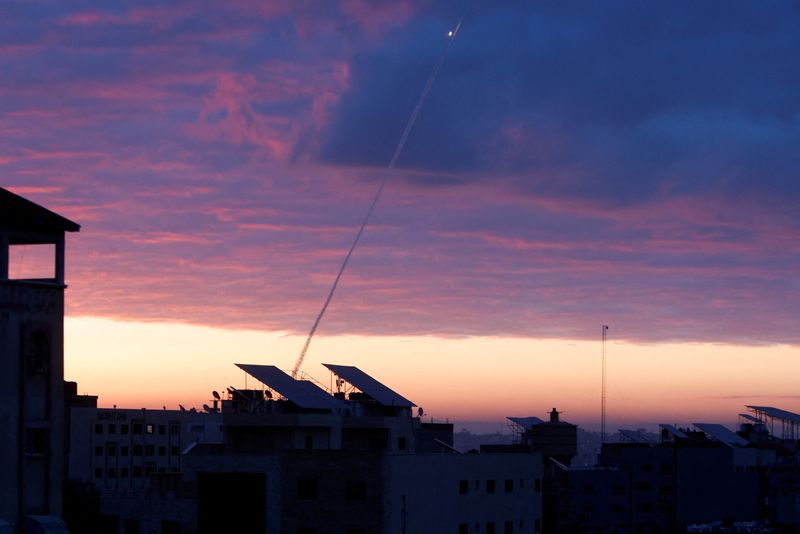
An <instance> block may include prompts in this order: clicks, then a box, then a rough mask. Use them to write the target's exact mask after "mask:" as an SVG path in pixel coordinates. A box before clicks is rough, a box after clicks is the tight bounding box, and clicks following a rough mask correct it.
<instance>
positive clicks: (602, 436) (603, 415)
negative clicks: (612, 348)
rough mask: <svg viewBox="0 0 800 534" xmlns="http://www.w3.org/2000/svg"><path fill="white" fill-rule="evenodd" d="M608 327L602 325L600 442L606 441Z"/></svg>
mask: <svg viewBox="0 0 800 534" xmlns="http://www.w3.org/2000/svg"><path fill="white" fill-rule="evenodd" d="M607 338H608V325H603V386H602V393H601V400H600V442H601V443H605V441H606V339H607Z"/></svg>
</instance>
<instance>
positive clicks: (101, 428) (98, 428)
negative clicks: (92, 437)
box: [94, 423, 103, 434]
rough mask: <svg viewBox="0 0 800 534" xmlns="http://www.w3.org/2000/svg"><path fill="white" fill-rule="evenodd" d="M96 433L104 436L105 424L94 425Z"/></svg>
mask: <svg viewBox="0 0 800 534" xmlns="http://www.w3.org/2000/svg"><path fill="white" fill-rule="evenodd" d="M94 433H95V434H102V433H103V423H97V424H95V425H94Z"/></svg>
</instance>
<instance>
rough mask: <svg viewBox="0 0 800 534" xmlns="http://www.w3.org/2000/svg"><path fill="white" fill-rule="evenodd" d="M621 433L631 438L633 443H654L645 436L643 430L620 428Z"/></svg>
mask: <svg viewBox="0 0 800 534" xmlns="http://www.w3.org/2000/svg"><path fill="white" fill-rule="evenodd" d="M619 433H620V434H622V435H623V436H624V437H625V438H626V439H629V440H630V441H632V442H633V443H652V441H650V440H649V439H647V437H645V436H643V435H642V433H641V432H638V431H636V430H627V429H624V428H620V429H619Z"/></svg>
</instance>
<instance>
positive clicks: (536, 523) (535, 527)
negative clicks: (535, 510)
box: [533, 519, 542, 532]
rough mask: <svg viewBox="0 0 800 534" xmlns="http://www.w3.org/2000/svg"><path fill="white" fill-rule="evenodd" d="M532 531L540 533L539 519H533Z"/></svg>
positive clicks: (540, 522) (540, 521)
mask: <svg viewBox="0 0 800 534" xmlns="http://www.w3.org/2000/svg"><path fill="white" fill-rule="evenodd" d="M533 531H534V532H541V531H542V520H541V519H534V520H533Z"/></svg>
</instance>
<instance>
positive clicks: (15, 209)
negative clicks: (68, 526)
mask: <svg viewBox="0 0 800 534" xmlns="http://www.w3.org/2000/svg"><path fill="white" fill-rule="evenodd" d="M79 229H80V227H79V226H78V225H77V224H75V223H74V222H72V221H69V220H67V219H65V218H64V217H61V216H60V215H57V214H55V213H53V212H51V211H49V210H47V209H45V208H43V207H41V206H39V205H37V204H34V203H33V202H30V201H28V200H26V199H24V198H22V197H19V196H17V195H15V194H13V193H11V192H9V191H7V190H5V189H2V188H0V392H2V393H0V395H1V396H2V402H0V428H2V429H3V439H0V530H3V529H4V528H5V530H6V531H10V532H14V533H15V532H23V528H24V527H25V525H28V526H29V527H30V528H31V529H34V530H35V529H36V528H40V529H41V530H39V532H59V531H63V529H62V523H61V521H60V520H59V519H58V518H59V517H60V516H61V512H62V499H63V493H62V486H63V482H64V475H65V449H64V404H63V396H64V395H63V382H64V289H65V288H66V286H65V285H64V234H65V232H77V231H78V230H79ZM32 246H35V249H34V248H33V247H32ZM24 251H29V252H30V253H29V254H28V262H27V264H23V261H24V260H25V257H24V255H23V254H24ZM41 257H46V258H47V259H46V260H42V261H37V262H36V264H35V265H34V267H35V269H32V270H29V269H27V268H26V267H27V265H28V264H31V263H32V261H31V260H32V259H33V258H37V259H38V258H41ZM17 269H19V270H20V271H19V272H16V271H17Z"/></svg>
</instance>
